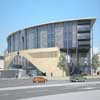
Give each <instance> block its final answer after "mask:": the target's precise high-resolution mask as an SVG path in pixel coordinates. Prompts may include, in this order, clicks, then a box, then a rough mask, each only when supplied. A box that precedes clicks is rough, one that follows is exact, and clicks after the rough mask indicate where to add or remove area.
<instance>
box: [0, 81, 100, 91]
mask: <svg viewBox="0 0 100 100" xmlns="http://www.w3.org/2000/svg"><path fill="white" fill-rule="evenodd" d="M91 84H94V85H96V84H100V82H84V83H83V82H80V83H63V84H44V85H36V86H34V85H33V86H19V87H6V88H0V91H7V90H20V89H32V88H44V87H57V86H58V87H59V86H87V85H91Z"/></svg>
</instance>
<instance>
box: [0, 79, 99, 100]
mask: <svg viewBox="0 0 100 100" xmlns="http://www.w3.org/2000/svg"><path fill="white" fill-rule="evenodd" d="M19 81H20V82H19ZM3 83H4V84H3ZM12 83H13V84H12ZM1 85H2V86H1ZM95 90H100V82H99V81H97V83H96V82H85V83H70V82H68V81H67V82H66V81H49V82H48V83H46V84H34V85H33V84H32V82H31V80H30V81H29V80H9V81H7V80H3V81H2V82H1V83H0V100H20V99H23V100H24V99H27V98H33V97H34V98H35V97H40V96H51V95H57V94H63V93H64V94H65V93H78V92H82V91H95ZM32 100H34V99H32Z"/></svg>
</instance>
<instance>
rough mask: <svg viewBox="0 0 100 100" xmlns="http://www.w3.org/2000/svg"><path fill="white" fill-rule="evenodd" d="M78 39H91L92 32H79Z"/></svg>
mask: <svg viewBox="0 0 100 100" xmlns="http://www.w3.org/2000/svg"><path fill="white" fill-rule="evenodd" d="M78 39H90V33H81V34H78Z"/></svg>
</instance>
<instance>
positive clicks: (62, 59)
mask: <svg viewBox="0 0 100 100" xmlns="http://www.w3.org/2000/svg"><path fill="white" fill-rule="evenodd" d="M58 67H59V68H60V69H62V70H63V72H66V75H68V68H67V64H66V56H65V53H63V52H61V53H60V57H59V62H58Z"/></svg>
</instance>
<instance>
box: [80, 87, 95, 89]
mask: <svg viewBox="0 0 100 100" xmlns="http://www.w3.org/2000/svg"><path fill="white" fill-rule="evenodd" d="M82 89H86V90H92V89H95V87H86V88H82Z"/></svg>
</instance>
